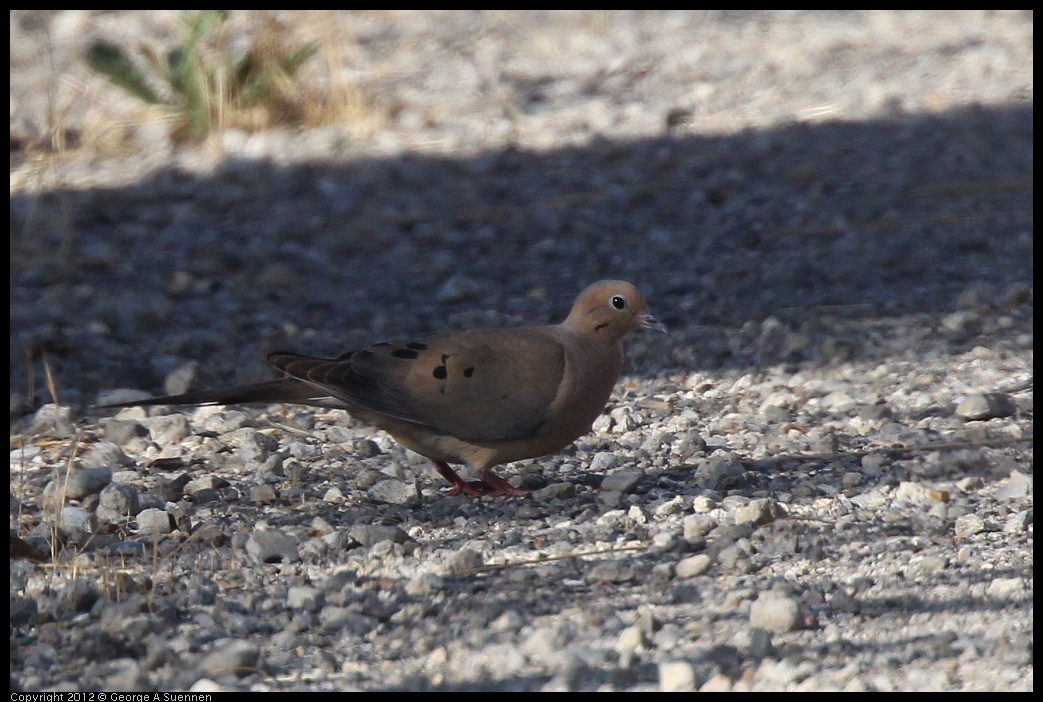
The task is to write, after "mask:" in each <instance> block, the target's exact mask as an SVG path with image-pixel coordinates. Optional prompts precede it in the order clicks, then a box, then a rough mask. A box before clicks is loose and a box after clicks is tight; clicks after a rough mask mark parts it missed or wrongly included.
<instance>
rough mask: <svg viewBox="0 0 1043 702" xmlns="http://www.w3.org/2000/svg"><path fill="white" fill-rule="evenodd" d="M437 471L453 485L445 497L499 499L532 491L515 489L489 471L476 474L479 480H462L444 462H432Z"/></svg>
mask: <svg viewBox="0 0 1043 702" xmlns="http://www.w3.org/2000/svg"><path fill="white" fill-rule="evenodd" d="M432 463H433V464H434V466H435V470H437V471H438V472H439V473H440V474H441V476H442V477H443V478H445V479H446V480H448V481H449V482H450V483H452V484H453V487H452V488H451V489H450V490H449V492H447V493H446V495H450V496H451V495H461V494H463V495H471V496H474V497H478V496H481V495H486V496H488V497H499V496H502V495H512V496H513V495H528V494H529V493H530V492H532V490H523V489H521V488H516V487H514V486H513V485H511V484H510V483H508V482H507V481H506V480H504V479H503V478H501V477H500V476H498V475H496V474H495V473H493V472H492V471H491V470H488V469H486V470H482V471H479V472H478V477H479V478H480V479H479V480H464V479H463V478H461V477H460V475H459V474H458V473H457V472H456V471H455V470H453V469H452V468H450V467H449V464H448V463H446V462H445V461H432Z"/></svg>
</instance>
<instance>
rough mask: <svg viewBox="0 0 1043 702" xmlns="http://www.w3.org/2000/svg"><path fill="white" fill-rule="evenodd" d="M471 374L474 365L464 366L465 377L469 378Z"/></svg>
mask: <svg viewBox="0 0 1043 702" xmlns="http://www.w3.org/2000/svg"><path fill="white" fill-rule="evenodd" d="M472 375H474V366H471V367H470V368H464V377H465V378H470V377H471V376H472Z"/></svg>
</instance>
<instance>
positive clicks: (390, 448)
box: [10, 11, 1033, 692]
mask: <svg viewBox="0 0 1043 702" xmlns="http://www.w3.org/2000/svg"><path fill="white" fill-rule="evenodd" d="M10 20H11V39H12V42H11V141H12V144H11V224H12V236H11V256H12V264H11V365H10V383H11V417H12V419H11V435H12V453H11V491H12V521H11V528H12V532H13V536H14V534H17V536H18V537H19V538H20V539H22V540H23V541H24V543H23V542H14V541H13V542H12V552H13V553H14V552H16V551H18V552H20V551H21V550H22V549H23V546H24V547H25V548H28V549H30V551H29V553H32V554H35V555H39V556H41V557H42V558H43V560H44V561H45V563H44V564H38V563H34V562H32V561H31V560H12V581H11V582H12V587H11V644H12V656H11V678H12V685H13V686H17V687H18V688H21V689H25V690H62V691H85V690H99V691H100V690H106V691H115V690H139V691H140V690H175V689H176V690H194V691H197V692H206V691H211V690H221V689H227V690H341V689H360V690H598V689H599V690H690V689H703V690H728V689H733V690H745V689H785V690H835V689H844V690H968V691H970V690H1031V689H1032V687H1033V684H1032V671H1033V665H1032V640H1033V626H1032V603H1033V577H1032V546H1033V538H1032V537H1033V500H1032V495H1033V489H1032V480H1033V477H1032V476H1033V470H1032V445H1031V437H1032V348H1033V339H1032V337H1033V334H1032V331H1033V324H1032V318H1033V314H1032V311H1033V283H1032V279H1033V264H1032V253H1033V245H1032V244H1033V241H1032V239H1033V236H1032V235H1033V206H1032V202H1033V107H1032V104H1033V103H1032V100H1033V95H1032V65H1033V61H1032V59H1033V42H1032V40H1033V31H1032V29H1033V24H1032V14H1031V13H1023V12H903V13H896V12H866V13H856V12H828V13H803V12H777V13H776V12H772V13H744V12H723V13H702V12H633V13H631V12H531V13H516V12H329V13H304V12H281V13H279V14H277V15H270V16H262V15H258V14H255V13H253V12H252V11H251V12H244V13H233V15H232V17H231V19H230V20H229V22H228V28H227V31H228V33H227V35H225V36H224V38H223V41H224V42H226V45H227V46H229V47H232V48H233V49H234V48H235V47H237V46H243V45H247V44H248V43H249V40H250V37H251V36H252V34H251V33H252V32H254V31H255V30H256V28H257V26H258V25H259V24H262V23H263V22H275V23H277V26H278V27H279V28H280V31H281V32H283V33H284V35H285V37H286V38H287V40H289V41H301V42H303V41H310V40H315V41H317V42H318V45H319V46H320V51H319V53H318V55H317V58H316V60H315V62H314V64H313V65H309V66H308V69H307V70H306V71H305V72H303V73H302V74H301V76H300V77H299V80H300V81H301V83H302V85H303V86H304V87H307V88H309V89H311V90H313V91H314V94H320V95H322V94H334V93H336V94H337V95H339V96H340V97H341V100H340V102H338V103H336V104H335V105H331V106H328V107H325V108H321V109H320V108H317V109H315V110H312V111H311V112H310V113H309V114H312V115H318V116H319V117H322V118H323V119H319V120H318V122H317V123H316V124H315V125H313V126H308V127H273V128H270V129H265V130H261V131H250V130H249V129H247V128H245V127H241V126H240V127H230V128H228V129H225V130H222V131H220V132H218V133H216V134H215V135H214V136H212V137H211V138H210V139H208V140H207V141H205V142H204V143H202V144H198V145H186V144H180V143H177V142H175V141H174V140H173V139H172V130H171V124H172V123H171V120H170V119H169V118H166V117H163V116H162V115H160V114H158V113H156V112H155V111H154V110H146V109H144V108H143V107H142V106H141V105H140V104H138V103H136V102H135V101H134V100H133V99H131V98H130V97H128V96H126V95H124V94H121V93H120V92H119V91H117V90H115V89H114V88H113V87H112V86H110V85H109V84H107V83H106V82H105V81H103V80H102V79H100V78H99V77H98V76H95V75H92V74H91V73H90V72H89V71H88V70H87V69H86V67H85V65H84V61H83V56H84V51H85V47H86V46H87V45H88V43H89V42H90V41H91V40H92V39H94V38H98V37H104V38H106V39H108V40H110V41H115V42H117V43H120V44H121V45H122V46H125V47H129V48H135V47H139V46H140V47H152V48H153V49H161V50H165V49H167V48H170V47H173V46H175V45H176V44H177V43H178V41H179V37H180V32H181V25H180V21H181V16H180V15H179V14H178V13H177V12H171V11H148V12H133V13H132V12H118V11H105V12H102V11H14V12H12V13H11V15H10ZM324 110H325V112H324ZM600 278H622V279H627V280H630V281H632V282H634V283H635V284H637V285H638V286H639V287H640V288H641V289H642V291H643V292H644V294H645V297H646V298H647V299H648V300H649V304H650V306H651V307H652V309H653V311H654V312H655V314H656V315H657V317H658V318H659V319H661V320H662V321H663V322H665V323H666V325H667V326H668V327H669V328H670V334H669V336H667V337H665V338H664V337H660V336H658V335H642V336H638V337H637V338H635V339H633V341H632V342H631V343H630V344H629V345H628V353H627V355H628V365H627V368H626V370H625V373H626V374H627V375H626V378H625V379H624V380H622V381H621V382H620V384H619V386H618V388H617V391H616V393H615V395H614V396H613V399H612V400H611V402H610V404H609V406H608V407H607V408H606V411H605V414H604V415H603V416H602V417H601V418H599V420H598V421H597V422H595V424H594V427H593V430H592V432H591V434H589V435H588V436H586V437H584V438H583V439H581V440H579V441H578V442H576V444H575V445H574V446H573V447H570V448H569V449H567V450H566V451H564V452H562V453H561V454H558V455H555V456H549V457H545V458H542V459H537V460H533V461H525V462H522V463H520V464H515V465H512V466H506V467H504V468H503V469H501V473H502V474H503V475H504V476H506V477H508V478H510V479H511V480H512V481H513V482H515V483H517V484H521V485H524V486H525V487H531V488H534V489H535V490H536V492H535V493H534V494H533V495H532V496H530V497H525V498H494V499H475V498H466V499H465V498H462V497H452V498H449V497H446V496H445V495H444V492H445V490H446V484H445V483H444V482H443V481H442V480H441V479H440V478H439V477H438V476H437V474H435V472H434V471H433V470H432V469H431V468H430V466H429V465H427V464H426V462H425V461H424V460H423V459H422V457H418V456H416V455H413V454H409V453H407V452H405V451H404V450H403V449H401V448H400V447H398V446H396V445H395V444H394V442H393V441H392V440H391V439H390V438H389V437H387V436H386V435H384V434H382V433H380V432H375V431H373V430H371V429H369V428H367V427H365V426H363V425H361V424H359V423H357V422H354V421H353V420H352V419H351V418H350V417H349V416H348V415H346V414H345V413H343V412H323V411H319V412H316V411H314V410H309V409H306V408H300V407H292V406H281V405H272V406H269V407H246V408H226V409H221V408H218V409H213V408H209V409H200V410H191V409H189V410H184V409H163V408H157V409H153V410H151V411H149V412H147V413H146V412H144V411H143V410H141V409H133V410H125V411H123V412H121V413H120V414H118V415H116V416H115V417H113V416H110V415H111V414H112V413H111V412H99V411H97V410H93V409H91V408H90V405H91V404H93V403H94V402H96V401H98V399H99V397H103V396H111V393H112V392H113V391H116V390H118V389H119V390H121V391H122V390H128V389H137V390H143V391H147V392H149V393H157V394H158V393H162V392H176V391H179V390H183V389H184V388H186V387H204V386H208V385H216V384H221V383H231V382H238V381H250V380H258V379H263V378H267V377H270V374H269V371H268V369H267V368H266V367H265V362H264V357H265V353H266V352H267V351H270V350H274V349H286V350H293V351H299V352H305V353H315V354H323V355H337V354H340V353H342V352H344V351H347V350H349V349H351V348H354V347H356V346H357V345H360V344H364V343H370V342H374V341H379V340H382V339H389V340H390V339H395V338H403V337H410V336H414V335H419V334H425V333H433V332H437V331H442V330H445V329H455V328H462V327H470V326H478V325H489V326H499V325H510V324H517V323H545V322H556V321H559V320H560V319H561V318H563V317H564V315H565V314H566V313H567V311H568V306H569V304H570V303H571V301H572V299H573V297H574V296H575V294H576V293H577V292H578V291H579V290H580V289H582V288H583V287H584V286H585V285H586V284H588V283H589V282H592V281H593V280H597V279H600ZM48 373H49V374H50V377H49V378H48V375H47V374H48ZM52 389H53V393H54V394H55V395H56V396H57V397H56V398H55V397H52ZM55 399H57V400H58V401H59V403H60V404H59V405H55V404H54V400H55ZM59 511H60V516H59ZM56 535H57V536H58V538H56ZM52 560H53V563H52V562H51V561H52Z"/></svg>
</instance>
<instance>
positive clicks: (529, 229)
mask: <svg viewBox="0 0 1043 702" xmlns="http://www.w3.org/2000/svg"><path fill="white" fill-rule="evenodd" d="M1032 149H1033V127H1032V106H1031V104H1025V105H1011V106H1005V107H969V108H967V109H963V110H960V111H958V112H952V113H947V114H940V115H919V116H909V115H902V116H898V117H895V118H894V119H887V120H880V121H874V122H867V123H854V124H848V123H827V124H813V125H812V124H787V125H783V126H779V127H776V128H772V129H768V130H765V131H746V132H743V133H740V134H737V135H734V136H724V137H718V136H681V135H676V136H671V135H667V136H664V137H662V138H657V139H642V140H636V141H633V142H625V143H624V142H612V141H599V142H594V143H592V144H590V145H589V146H586V147H584V148H571V147H569V148H562V149H560V150H556V151H552V152H548V153H531V152H522V151H518V150H512V149H510V148H508V149H504V150H500V151H493V152H487V153H483V154H480V155H478V156H474V157H465V158H459V159H448V158H434V157H427V156H417V155H403V156H400V157H396V158H391V159H387V160H371V159H361V160H351V159H347V158H333V159H331V160H330V161H329V162H323V163H315V164H310V165H294V166H290V167H282V166H278V165H275V164H272V163H270V162H256V161H253V162H246V161H229V162H227V163H224V164H222V165H221V166H220V167H219V168H218V169H217V170H216V171H215V172H214V173H212V174H210V175H208V176H206V177H200V176H197V175H192V174H187V173H185V172H182V171H179V170H160V171H159V172H157V173H155V175H154V177H152V178H151V179H150V180H148V181H145V182H141V183H139V184H137V185H134V186H132V187H127V188H116V189H106V188H94V189H90V190H65V191H52V192H48V193H46V194H45V195H44V196H42V197H40V198H36V197H27V196H25V195H16V196H14V197H12V201H11V221H12V232H13V234H12V271H11V273H12V276H11V286H12V319H11V339H12V357H13V360H12V376H11V384H12V389H15V388H19V389H20V388H22V387H25V382H26V379H25V374H26V372H27V363H26V361H25V360H24V359H25V358H28V357H29V356H28V355H27V354H26V353H25V351H26V349H28V348H44V349H49V350H51V352H52V353H51V358H52V361H53V362H54V363H55V366H56V369H57V370H58V371H59V375H58V377H59V379H60V381H61V382H62V383H63V384H65V385H66V386H71V388H72V392H73V394H74V395H75V394H76V393H77V392H82V393H83V395H84V396H85V397H86V399H88V400H90V399H93V397H94V395H95V393H96V392H97V391H98V390H101V389H105V388H112V387H127V386H138V387H143V388H147V389H156V388H157V387H158V386H159V384H160V383H161V382H162V376H161V374H159V373H158V372H157V370H156V369H157V365H156V364H155V363H154V361H155V359H156V357H157V356H174V357H177V358H181V359H198V360H205V361H206V362H207V363H208V364H210V365H209V366H208V369H209V372H210V373H211V375H212V377H211V378H208V380H218V381H222V380H223V381H229V380H241V379H242V376H243V375H249V376H252V377H256V376H257V374H264V373H265V370H264V365H263V354H264V351H265V350H268V349H271V348H275V347H289V348H291V349H293V350H298V351H303V352H314V353H328V354H329V353H340V352H342V351H344V350H345V348H346V347H348V346H349V345H353V344H358V343H364V342H367V341H374V340H377V339H378V338H394V337H396V336H403V335H414V334H420V333H428V332H435V331H439V330H442V329H444V328H447V327H458V326H464V325H471V324H502V323H511V322H529V323H541V322H551V321H557V320H559V319H561V318H562V317H563V316H564V314H565V313H566V312H567V310H568V306H569V304H570V302H571V300H572V297H573V296H574V295H575V293H576V292H577V291H578V290H579V289H580V288H582V287H583V286H584V285H586V284H587V283H589V282H590V281H592V280H595V279H598V278H604V277H619V278H626V279H630V280H632V281H634V282H636V283H637V284H638V285H639V286H640V287H642V289H643V290H644V291H645V292H646V296H647V297H648V298H649V300H650V301H651V304H652V306H653V309H654V310H655V311H656V313H657V315H658V316H659V317H660V318H661V319H662V320H663V321H665V322H666V324H667V325H668V326H670V327H671V328H672V330H673V334H672V335H671V336H670V338H669V340H668V341H667V342H665V343H664V342H663V341H662V340H659V339H656V340H655V341H654V342H653V341H651V340H650V339H644V340H638V341H637V343H636V344H635V347H634V349H633V350H632V352H631V358H632V363H631V368H630V369H629V370H630V372H638V373H644V372H649V373H651V372H655V371H664V370H684V371H690V370H696V369H712V368H718V367H722V366H732V367H734V366H740V367H742V366H751V367H755V366H759V365H762V364H774V363H779V362H792V363H797V364H801V363H811V364H818V363H828V362H832V361H834V360H838V359H839V360H847V359H851V358H864V357H874V356H881V357H883V356H887V355H889V354H893V353H897V352H898V351H897V350H901V349H906V350H909V349H911V350H912V351H913V352H914V353H915V352H916V348H917V347H918V346H919V345H921V344H922V343H923V342H924V338H916V339H910V340H908V343H905V344H903V343H901V339H895V338H893V337H894V336H896V335H898V336H901V335H902V334H907V333H908V332H909V330H910V329H912V328H915V329H917V330H918V331H919V333H920V334H921V335H923V336H929V337H930V341H931V343H932V344H941V347H940V348H941V349H942V350H945V349H950V350H952V351H960V350H965V349H967V348H970V347H972V346H974V345H979V344H983V345H990V344H994V343H1000V342H1002V341H1003V339H1014V338H1015V336H1016V334H1017V333H1024V332H1030V331H1031V286H1032V227H1033V222H1032V219H1033V217H1032V191H1033V187H1032V181H1033V176H1032V167H1033V157H1032ZM454 276H457V277H455V278H454ZM448 281H452V283H450V284H448V285H447V282H448ZM440 293H441V294H440ZM41 300H46V301H47V304H46V305H44V304H42V302H41ZM1026 302H1027V303H1028V312H1027V316H1026V314H1024V313H1023V314H1022V317H1021V318H1015V319H1014V322H1013V324H1008V325H1006V326H1005V327H1003V328H1002V329H1000V328H997V329H993V330H991V331H990V330H985V334H986V336H987V337H988V338H982V336H981V335H982V329H981V325H980V324H979V325H977V326H975V325H974V324H970V325H967V328H962V327H960V324H958V323H957V324H955V325H953V328H952V329H949V328H946V327H944V325H942V324H941V323H940V321H939V320H940V319H941V318H942V317H943V316H944V315H946V314H949V313H951V312H953V311H954V310H956V309H957V308H959V307H961V306H963V307H967V306H970V307H973V306H982V305H984V306H986V307H988V308H989V313H990V314H995V315H996V316H999V315H1003V314H1006V313H1008V312H1010V311H1011V310H1012V309H1015V308H1018V307H1019V306H1021V307H1022V308H1023V309H1024V306H1025V303H1026ZM41 310H43V312H41ZM769 318H773V319H774V320H775V321H778V322H781V328H783V329H785V330H788V332H787V333H788V334H789V336H792V334H804V335H805V336H806V337H808V339H810V341H809V342H808V343H807V344H802V343H796V344H794V343H793V342H792V339H790V340H789V341H787V342H779V343H771V342H770V340H767V341H766V340H765V335H766V334H767V335H768V336H770V333H769V332H770V329H769V330H768V331H766V330H765V327H764V323H765V321H766V320H768V319H769ZM903 320H904V321H903ZM93 322H100V324H93V325H92V323H93ZM770 324H771V325H774V322H771V323H770ZM924 325H926V327H925V326H924ZM775 328H778V325H776V327H775ZM288 330H289V331H288ZM935 331H937V333H936V334H935V333H933V332H935ZM993 332H995V333H993ZM37 372H39V371H37ZM114 374H115V375H114Z"/></svg>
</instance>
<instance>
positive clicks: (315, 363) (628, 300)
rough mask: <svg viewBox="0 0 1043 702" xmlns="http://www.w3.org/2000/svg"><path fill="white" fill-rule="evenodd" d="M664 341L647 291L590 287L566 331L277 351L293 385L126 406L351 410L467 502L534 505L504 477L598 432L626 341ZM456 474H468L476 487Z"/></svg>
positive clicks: (470, 333) (460, 334)
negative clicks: (483, 499) (460, 470)
mask: <svg viewBox="0 0 1043 702" xmlns="http://www.w3.org/2000/svg"><path fill="white" fill-rule="evenodd" d="M639 327H646V328H651V329H657V330H659V331H664V332H665V329H664V327H663V326H662V325H661V324H660V323H659V322H658V321H656V319H655V317H653V316H652V315H651V314H650V313H649V311H648V307H647V306H646V304H645V299H644V297H643V296H642V295H641V292H640V291H639V290H638V289H637V288H636V287H634V286H633V285H631V284H630V283H626V282H623V281H618V280H603V281H600V282H597V283H594V284H593V285H591V286H589V287H588V288H587V289H585V290H584V291H583V292H581V293H580V295H579V297H577V298H576V302H575V303H574V304H573V306H572V311H571V312H569V316H568V317H567V318H566V319H565V321H564V322H562V323H561V324H556V325H549V326H536V327H518V328H506V329H470V330H464V331H453V332H448V333H445V334H437V335H434V336H427V337H423V338H419V339H414V340H406V341H398V342H392V343H387V342H384V343H378V344H373V345H372V346H368V347H366V348H363V349H358V350H355V351H349V352H348V353H345V354H343V355H341V356H338V357H337V358H315V357H310V356H302V355H299V354H295V353H284V352H274V353H271V354H269V355H268V361H269V363H271V364H272V365H273V366H275V367H276V368H278V369H279V370H280V371H282V372H283V373H285V374H286V376H287V377H285V378H282V379H280V380H273V381H270V382H265V383H256V384H253V385H242V386H238V387H232V388H225V389H215V390H202V391H198V392H188V393H185V394H183V395H173V396H170V397H157V398H154V399H148V400H140V401H136V402H125V403H118V404H110V405H101V406H102V407H127V406H135V405H203V404H218V405H229V404H240V403H250V402H286V403H294V404H302V405H314V406H319V407H336V408H341V409H345V410H347V411H348V412H349V413H351V415H352V416H353V417H355V418H356V419H358V420H360V421H362V422H364V423H366V424H370V425H372V426H375V427H378V428H380V429H383V430H384V431H386V432H387V433H389V434H390V435H391V436H393V437H394V438H395V439H396V440H397V441H398V442H399V443H400V444H402V445H403V446H406V447H408V448H410V449H412V450H413V451H416V452H417V453H419V454H421V455H423V456H426V457H427V458H429V459H430V460H431V461H432V463H433V464H434V467H435V468H436V469H437V470H438V472H439V473H440V474H441V475H442V476H443V477H444V478H445V479H446V480H448V481H449V482H450V483H452V485H453V487H452V489H451V490H450V491H449V493H448V494H450V495H456V494H460V493H463V494H465V495H522V494H526V493H528V492H530V491H529V490H522V489H519V488H516V487H514V486H513V485H511V484H510V483H508V482H507V481H506V480H504V479H503V478H501V477H500V476H498V475H497V474H496V473H494V472H493V468H494V467H495V466H498V465H501V464H503V463H509V462H511V461H519V460H522V459H525V458H536V457H538V456H544V455H546V454H549V453H553V452H555V451H559V450H561V449H562V448H564V447H566V446H568V445H569V444H570V443H572V442H573V441H575V440H576V439H577V438H579V437H580V436H582V435H584V434H586V433H587V432H589V431H590V427H591V425H592V424H593V422H594V420H595V419H596V418H597V416H598V415H599V414H600V413H601V411H602V410H603V409H604V407H605V404H606V403H607V402H608V399H609V396H610V395H611V393H612V388H613V386H614V385H615V383H616V379H617V378H618V377H619V373H620V370H621V369H622V367H623V345H622V342H623V339H624V338H625V337H626V336H627V335H628V334H629V333H630V332H632V331H634V330H635V329H638V328H639ZM450 464H467V465H469V466H471V468H473V469H474V471H475V473H476V476H477V480H473V481H465V480H464V479H463V478H461V477H460V476H459V475H458V474H457V473H456V471H455V470H453V469H452V468H450Z"/></svg>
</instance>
